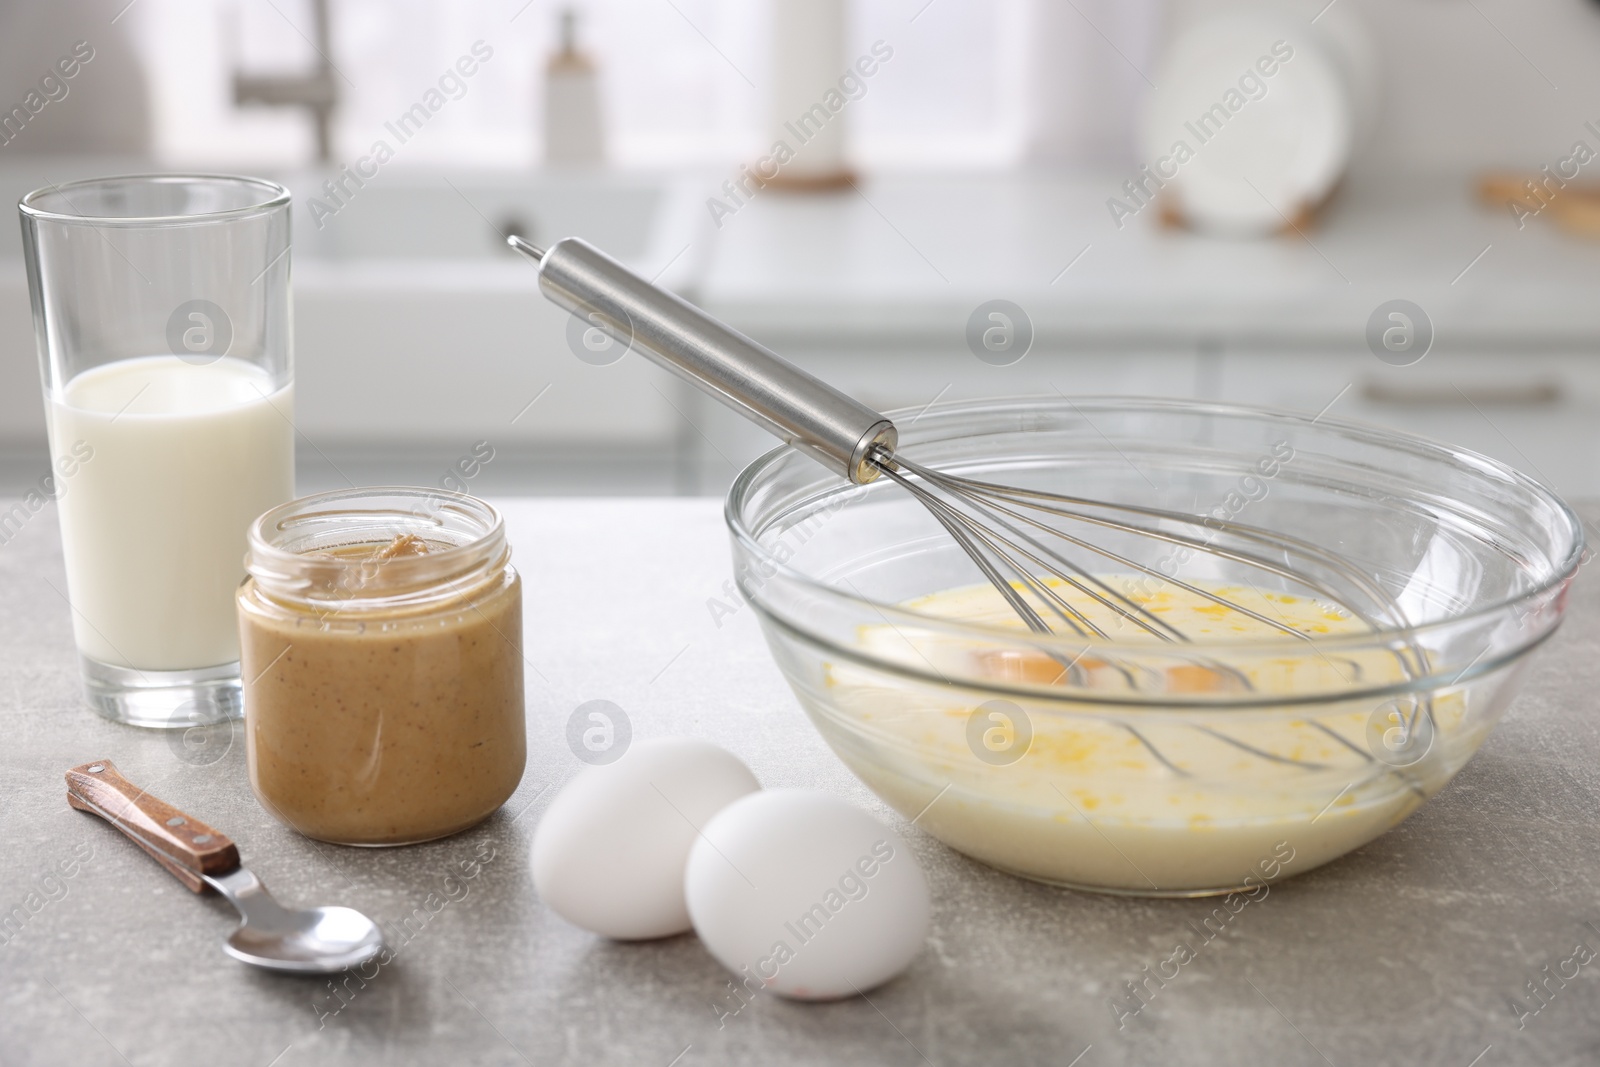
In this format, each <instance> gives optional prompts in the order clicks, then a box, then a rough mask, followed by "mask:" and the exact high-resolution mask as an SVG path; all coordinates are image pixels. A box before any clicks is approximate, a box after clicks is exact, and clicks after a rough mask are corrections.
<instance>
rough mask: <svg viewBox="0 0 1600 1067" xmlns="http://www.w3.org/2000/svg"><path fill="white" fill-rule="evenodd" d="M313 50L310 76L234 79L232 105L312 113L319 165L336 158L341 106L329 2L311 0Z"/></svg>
mask: <svg viewBox="0 0 1600 1067" xmlns="http://www.w3.org/2000/svg"><path fill="white" fill-rule="evenodd" d="M311 13H312V29H311V38H310V41H311V47H312V48H314V49H315V50H316V53H317V65H316V67H315V68H314V69H313V70H312V71H311V73H309V74H288V75H253V74H240V73H238V72H235V73H234V75H233V102H234V103H235V104H239V105H243V104H261V105H263V106H266V107H303V108H305V109H307V110H308V111H309V112H310V113H311V118H312V121H313V122H315V123H316V130H317V161H318V162H319V163H327V162H328V161H329V160H330V159H332V157H333V144H332V135H331V132H332V131H331V127H332V124H333V111H334V108H336V107H337V106H338V104H339V85H338V83H337V82H336V81H335V80H334V69H333V61H332V60H330V59H329V58H328V49H329V47H330V43H329V35H328V0H311Z"/></svg>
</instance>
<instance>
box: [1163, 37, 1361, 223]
mask: <svg viewBox="0 0 1600 1067" xmlns="http://www.w3.org/2000/svg"><path fill="white" fill-rule="evenodd" d="M1317 36H1318V35H1317V31H1316V30H1315V29H1314V28H1313V27H1312V26H1310V25H1309V24H1304V25H1302V24H1300V23H1298V22H1296V21H1289V20H1285V19H1281V18H1278V17H1276V16H1274V15H1271V14H1268V13H1260V12H1255V11H1244V12H1232V13H1229V14H1225V15H1221V16H1218V17H1216V18H1212V19H1207V20H1206V21H1204V22H1202V23H1199V24H1197V25H1195V26H1193V27H1191V28H1190V29H1188V30H1186V31H1184V32H1183V33H1182V34H1180V35H1179V37H1178V38H1177V39H1175V40H1174V41H1173V42H1172V44H1171V46H1170V47H1169V48H1168V49H1167V52H1166V54H1165V56H1164V58H1163V61H1162V63H1161V65H1160V68H1159V70H1158V72H1157V74H1156V76H1155V81H1156V85H1157V88H1156V89H1155V90H1154V91H1153V92H1151V93H1150V95H1149V98H1148V102H1147V105H1146V110H1145V117H1144V123H1143V131H1142V138H1141V140H1142V143H1143V146H1144V151H1145V154H1146V157H1147V161H1148V162H1149V163H1150V165H1151V168H1152V170H1155V171H1157V173H1160V174H1161V175H1162V177H1165V176H1166V174H1169V173H1171V172H1172V171H1173V170H1174V169H1176V170H1177V175H1176V177H1174V178H1172V179H1171V180H1169V181H1168V183H1167V187H1168V190H1169V195H1171V196H1172V197H1174V198H1175V200H1176V202H1177V206H1178V208H1179V211H1180V213H1181V214H1182V215H1183V217H1184V218H1185V220H1186V221H1188V222H1189V223H1190V224H1191V225H1193V226H1195V227H1197V228H1199V229H1203V230H1210V231H1215V232H1220V233H1229V234H1241V235H1255V234H1262V233H1270V232H1274V231H1277V230H1281V229H1284V228H1285V227H1286V226H1287V225H1288V221H1289V220H1290V219H1294V218H1295V216H1296V215H1297V214H1299V213H1300V212H1302V211H1304V210H1306V209H1308V208H1314V207H1316V206H1317V205H1318V204H1320V203H1321V202H1322V200H1323V199H1324V198H1325V197H1326V196H1327V195H1328V194H1329V193H1330V192H1331V191H1332V190H1333V187H1334V185H1335V184H1336V183H1337V182H1338V180H1339V178H1340V176H1341V175H1343V173H1344V170H1345V167H1346V165H1347V164H1348V163H1349V160H1350V149H1351V142H1352V135H1353V122H1354V118H1355V116H1354V104H1353V102H1352V100H1351V95H1350V92H1349V90H1348V89H1347V87H1346V83H1345V75H1344V73H1343V72H1342V71H1341V69H1340V67H1339V64H1338V62H1337V61H1336V60H1335V59H1334V58H1333V56H1332V55H1331V54H1330V52H1329V51H1328V49H1327V48H1326V47H1325V46H1324V45H1323V44H1321V43H1320V42H1319V41H1318V39H1317ZM1274 48H1276V49H1277V53H1276V55H1275V54H1274ZM1285 54H1287V55H1288V58H1287V59H1284V58H1283V56H1284V55H1285ZM1264 69H1270V70H1272V71H1273V73H1272V74H1270V75H1267V74H1264V73H1263V70H1264ZM1207 116H1209V117H1207ZM1203 117H1206V118H1205V121H1204V122H1202V118H1203ZM1180 143H1182V144H1184V145H1187V146H1188V148H1189V149H1190V150H1192V153H1193V155H1192V157H1191V158H1189V159H1188V160H1187V162H1184V163H1181V164H1180V163H1178V162H1177V159H1176V156H1175V153H1174V148H1175V146H1177V145H1178V144H1180ZM1163 160H1170V162H1165V163H1162V161H1163Z"/></svg>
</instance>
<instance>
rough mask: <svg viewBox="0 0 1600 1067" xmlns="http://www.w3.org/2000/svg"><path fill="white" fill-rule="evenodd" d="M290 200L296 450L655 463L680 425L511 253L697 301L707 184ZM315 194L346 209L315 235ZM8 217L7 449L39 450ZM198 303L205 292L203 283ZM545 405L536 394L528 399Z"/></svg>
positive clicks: (385, 181)
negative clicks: (551, 258) (576, 332)
mask: <svg viewBox="0 0 1600 1067" xmlns="http://www.w3.org/2000/svg"><path fill="white" fill-rule="evenodd" d="M130 169H143V170H148V169H150V168H149V167H148V166H145V167H138V166H137V165H135V166H133V167H130V166H129V165H128V164H126V163H118V162H115V161H93V162H91V161H73V162H70V163H66V162H61V163H56V164H54V165H52V163H51V162H50V161H43V162H33V161H30V162H27V163H24V164H22V165H20V166H12V167H7V168H0V194H4V195H6V196H7V197H8V198H9V201H10V202H12V203H14V202H15V200H16V198H17V196H20V195H21V193H23V192H25V191H27V190H28V189H30V188H34V187H36V186H38V185H41V184H45V183H46V182H59V181H64V180H67V179H69V178H71V177H77V176H81V175H84V174H97V173H98V174H106V173H117V172H119V171H120V172H127V171H128V170H130ZM279 177H280V180H283V181H284V182H285V184H287V185H288V186H289V187H290V189H291V190H293V192H294V194H295V201H296V205H295V215H294V250H293V256H294V261H293V262H294V295H295V349H296V351H295V365H296V420H295V421H296V424H297V427H298V429H299V430H300V432H301V434H302V435H303V436H302V440H301V443H300V451H301V458H302V460H305V459H306V458H307V454H308V453H312V454H317V453H322V454H326V456H327V458H328V459H329V460H330V461H331V462H333V463H335V464H337V463H338V462H339V460H338V458H337V457H338V456H340V455H346V456H352V455H372V454H382V453H384V452H385V451H386V450H389V449H391V448H394V449H403V450H408V451H410V452H411V453H417V452H421V451H426V452H430V453H432V452H437V453H440V454H443V453H445V452H449V453H451V454H454V453H456V452H460V453H465V452H467V451H468V450H469V449H470V448H471V446H472V445H474V444H475V443H476V442H479V441H489V442H491V443H492V444H493V445H494V447H495V448H496V450H497V452H501V453H515V452H517V451H519V450H521V451H523V452H529V451H532V452H539V451H545V450H548V449H551V448H555V449H558V450H559V449H565V450H567V451H569V452H580V453H581V452H589V453H594V454H604V453H607V452H614V453H618V454H629V453H632V454H646V455H651V456H653V457H655V458H657V459H659V458H660V457H661V456H662V455H664V454H666V453H667V452H670V451H671V450H672V448H673V447H674V445H675V442H676V441H677V440H678V438H679V436H680V425H681V423H680V419H679V416H678V415H677V414H676V412H675V411H674V405H675V402H676V398H677V397H678V396H679V395H680V392H681V390H682V389H683V386H681V385H680V384H678V383H676V382H675V381H673V380H672V379H670V378H669V377H668V376H666V375H665V374H663V373H662V372H661V371H659V370H657V369H655V368H653V367H650V366H648V365H647V364H646V363H645V361H644V360H643V359H642V358H641V357H640V356H638V355H636V354H629V355H627V356H624V357H623V358H622V359H621V360H620V361H618V362H616V363H614V364H610V365H594V364H592V363H589V362H585V361H583V360H580V359H579V358H578V357H577V355H575V354H574V352H573V351H572V350H571V348H570V346H569V342H568V330H567V326H568V322H569V319H570V317H569V316H568V315H567V314H566V313H565V312H562V311H560V310H559V309H557V308H555V307H554V306H553V305H551V304H549V303H548V302H547V301H545V300H544V298H543V297H542V296H540V295H539V293H538V290H537V285H536V272H535V270H534V269H533V266H532V265H531V264H530V263H529V262H528V261H527V260H525V259H523V258H522V257H520V256H518V255H516V254H515V253H513V252H511V251H510V250H509V249H507V248H506V247H505V242H504V237H503V234H504V233H505V232H510V231H515V232H518V233H521V234H522V235H524V236H526V237H528V238H529V239H531V240H534V241H535V242H548V241H553V240H555V239H557V238H560V237H566V236H578V237H583V238H585V239H587V240H589V241H591V242H593V243H594V244H596V245H598V246H600V247H601V248H603V249H605V250H606V251H608V252H610V253H611V254H612V255H615V256H616V257H617V258H619V259H621V260H623V261H624V262H626V263H628V264H629V265H630V266H631V267H633V268H634V269H635V270H638V271H639V272H640V273H642V274H644V275H645V276H647V277H654V278H656V279H657V280H658V282H659V283H661V284H665V285H667V286H668V287H670V288H672V289H674V290H676V291H678V292H680V293H683V294H684V295H686V296H689V297H690V298H691V299H693V294H694V280H695V277H696V271H697V269H698V265H699V264H700V263H701V262H702V261H703V257H704V256H705V255H706V254H707V253H708V252H709V248H708V247H707V246H708V245H709V241H708V240H707V239H706V235H705V234H703V233H701V232H700V231H699V230H697V227H700V226H702V225H703V224H702V222H701V220H705V219H707V216H706V214H705V211H704V209H703V206H702V205H701V204H700V202H699V201H698V200H697V199H696V198H695V196H694V195H693V188H692V187H691V186H689V185H688V183H686V182H684V181H681V180H674V179H670V178H662V177H657V176H654V175H647V174H625V173H624V174H615V173H602V174H578V173H574V174H550V173H504V174H474V175H470V176H466V175H461V174H455V173H424V172H416V171H412V172H403V171H397V172H393V173H390V172H387V171H380V172H379V174H378V176H377V177H376V178H374V179H372V180H370V181H368V182H367V183H366V185H365V186H364V187H363V188H360V189H356V190H355V191H354V193H353V195H349V196H347V197H345V198H344V201H345V202H344V203H342V204H335V202H334V201H333V200H332V199H331V198H330V197H328V195H327V194H326V192H325V191H324V190H323V188H322V183H323V181H324V180H325V178H326V175H319V174H291V175H287V176H279ZM312 197H316V198H318V199H321V200H322V201H323V202H324V203H327V204H328V205H329V206H336V207H337V210H336V211H335V212H333V213H332V214H329V215H327V216H326V217H324V218H323V219H322V220H321V222H322V225H321V226H320V227H318V226H317V225H316V221H315V220H314V219H313V217H312V214H311V211H310V206H311V205H310V201H311V198H312ZM17 231H18V227H17V226H16V225H15V224H13V225H10V226H7V227H0V232H4V233H6V234H7V236H6V238H5V240H4V241H0V450H3V451H6V452H10V453H12V454H14V455H15V454H20V453H23V452H38V451H40V450H41V449H42V447H43V439H44V422H43V417H42V413H41V405H40V402H39V387H38V370H37V367H36V361H35V357H34V343H33V333H32V326H31V323H30V321H29V313H28V303H27V281H26V277H25V272H24V269H23V265H22V262H21V248H20V242H19V239H18V236H17ZM198 295H204V294H198ZM535 397H538V398H539V399H538V401H537V402H536V403H532V405H531V406H529V405H530V402H532V401H534V398H535Z"/></svg>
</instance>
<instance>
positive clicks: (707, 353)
mask: <svg viewBox="0 0 1600 1067" xmlns="http://www.w3.org/2000/svg"><path fill="white" fill-rule="evenodd" d="M511 245H512V247H513V248H516V249H517V250H518V251H519V252H522V253H524V254H525V255H528V256H530V257H531V258H535V259H537V260H538V261H539V288H540V290H541V291H542V292H543V293H544V295H545V296H546V297H548V298H549V299H550V300H551V301H553V302H554V303H556V304H558V305H560V306H561V307H563V308H566V309H567V310H568V311H570V312H572V313H573V314H575V315H577V316H578V317H579V318H580V319H582V320H584V321H585V322H588V323H590V324H591V325H593V326H595V327H597V328H598V329H600V330H601V331H603V332H604V333H606V334H607V335H609V336H610V337H611V338H613V339H614V340H615V341H617V342H619V343H621V344H624V345H626V346H628V347H630V348H632V349H635V350H637V351H638V352H640V353H642V354H643V355H645V356H647V357H648V358H650V359H652V360H654V361H655V362H656V363H658V364H660V365H661V366H663V367H665V368H667V369H668V370H670V371H672V372H673V373H675V374H677V375H678V376H680V377H682V378H685V379H687V380H688V381H690V382H692V383H694V384H695V385H697V386H699V387H700V388H701V389H704V390H705V391H706V392H708V393H710V394H711V395H712V396H714V397H716V398H717V399H718V400H720V401H722V402H723V403H724V404H726V405H728V406H729V407H731V408H732V409H733V410H735V411H737V412H738V413H739V414H741V415H743V416H744V417H745V418H747V419H749V420H750V421H751V422H754V423H755V424H756V425H758V426H761V427H763V428H764V429H766V430H767V431H768V432H770V433H772V434H774V435H775V436H777V437H779V438H781V439H782V440H784V441H786V442H788V443H789V444H791V445H793V446H794V447H796V448H798V449H800V450H802V451H804V452H806V453H808V454H809V455H811V456H812V457H813V458H815V459H816V460H818V461H819V462H820V463H822V464H823V465H824V466H826V467H828V468H830V469H832V470H835V471H838V472H839V473H841V474H843V475H844V476H845V477H846V478H848V479H850V481H852V482H856V483H858V484H865V483H867V482H870V481H872V480H873V479H874V478H876V477H877V476H878V469H877V467H875V466H873V465H872V464H870V463H868V462H867V454H868V452H869V451H870V450H871V448H872V447H873V446H874V445H880V444H881V445H884V446H886V447H888V448H889V449H891V450H892V449H893V448H894V446H895V443H896V434H895V428H894V424H893V423H892V422H890V421H889V420H888V419H886V418H884V417H883V416H882V415H881V414H879V413H878V412H876V411H874V410H872V409H871V408H869V407H867V406H866V405H865V404H862V403H860V402H859V401H857V400H855V399H853V398H852V397H850V396H847V395H846V394H844V393H841V392H840V391H839V390H837V389H835V388H833V387H832V386H831V385H828V384H827V383H825V382H822V381H820V380H818V379H817V378H814V377H812V376H811V375H810V374H807V373H806V372H805V371H803V370H801V369H800V368H799V367H796V366H795V365H794V364H793V363H790V362H789V361H788V360H786V359H784V358H783V357H782V356H780V355H778V354H777V353H776V352H773V351H772V350H771V349H768V348H766V347H764V346H762V345H759V344H757V343H756V342H755V341H752V340H751V339H750V338H748V337H746V336H745V335H744V334H742V333H740V332H739V331H737V330H735V329H733V328H732V327H730V326H728V325H726V324H725V323H722V322H719V321H717V320H716V319H714V318H712V317H711V316H710V315H707V314H706V313H705V312H703V311H701V310H700V309H699V308H697V307H695V306H694V305H693V304H691V303H689V302H688V301H686V300H683V299H681V298H680V297H678V296H675V295H674V294H672V293H669V292H667V291H666V290H665V289H660V288H657V287H656V286H655V285H652V284H651V283H650V282H648V281H646V280H645V279H643V278H641V277H639V276H638V275H637V274H634V273H633V272H632V271H630V270H629V269H628V268H627V267H624V266H623V265H622V264H621V263H618V262H617V261H616V260H614V259H612V258H611V257H610V256H608V255H606V254H605V253H604V252H601V251H600V250H599V249H597V248H595V247H594V246H593V245H590V244H588V243H586V242H584V241H581V240H578V239H577V238H575V237H568V238H564V239H562V240H560V241H557V242H556V243H555V244H553V245H551V246H550V248H549V249H547V250H545V252H544V253H543V255H542V256H541V255H539V254H538V251H539V250H538V249H536V248H534V247H533V246H532V245H529V244H527V243H526V242H524V241H518V240H517V239H515V238H513V239H512V241H511Z"/></svg>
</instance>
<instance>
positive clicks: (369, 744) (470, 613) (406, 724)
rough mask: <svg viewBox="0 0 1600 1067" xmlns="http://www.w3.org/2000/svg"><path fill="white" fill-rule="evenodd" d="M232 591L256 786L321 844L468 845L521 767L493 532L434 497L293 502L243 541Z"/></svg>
mask: <svg viewBox="0 0 1600 1067" xmlns="http://www.w3.org/2000/svg"><path fill="white" fill-rule="evenodd" d="M249 542H250V551H249V556H248V558H247V560H246V566H247V568H248V570H249V573H250V576H249V578H248V579H247V580H246V581H245V582H244V583H243V584H242V585H241V586H240V587H239V591H238V597H237V599H238V609H239V640H240V647H241V650H242V656H241V665H242V674H243V677H244V712H245V724H246V754H247V758H248V762H249V767H250V785H251V787H252V788H253V789H254V790H255V793H256V796H257V798H259V799H260V801H261V803H262V804H263V805H264V806H265V807H266V808H267V810H268V811H270V812H272V814H273V815H275V816H276V817H277V818H278V819H280V820H281V821H283V822H284V823H286V824H287V825H289V826H291V827H293V828H294V829H296V830H298V831H299V832H300V833H303V834H305V835H306V836H307V837H313V838H316V839H318V840H321V841H331V842H335V843H338V844H345V845H403V844H411V843H414V842H418V841H427V840H431V839H433V838H437V837H444V836H446V835H449V834H453V833H456V832H458V831H461V830H465V829H466V828H468V827H469V826H472V825H474V824H475V823H477V822H479V821H481V820H482V819H484V818H486V817H487V816H488V815H489V814H490V813H492V812H493V811H495V810H496V809H497V808H499V807H500V805H502V804H504V803H505V801H506V800H507V798H509V797H510V796H511V794H512V793H513V792H514V791H515V790H516V788H517V783H518V782H520V781H521V779H522V770H523V765H524V763H525V761H526V756H527V738H526V730H525V727H524V714H523V701H522V664H523V658H522V580H521V578H520V577H518V575H517V572H516V570H515V569H514V568H513V567H512V566H511V562H510V559H511V550H510V546H509V545H507V543H506V536H505V523H504V520H502V519H501V517H500V513H499V512H497V511H496V510H495V509H494V508H492V507H490V506H489V505H488V504H486V503H484V502H483V501H481V500H477V499H475V498H473V497H470V496H465V495H462V494H454V493H442V492H440V491H439V490H430V489H410V488H379V489H348V490H340V491H338V492H332V493H319V494H317V495H315V496H308V497H303V498H301V499H299V500H295V501H292V502H290V503H288V504H284V505H283V506H281V507H277V508H274V509H272V510H271V511H268V512H267V513H266V514H264V515H262V516H261V517H260V518H259V519H257V520H256V522H255V523H254V525H252V526H251V528H250V536H249Z"/></svg>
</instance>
